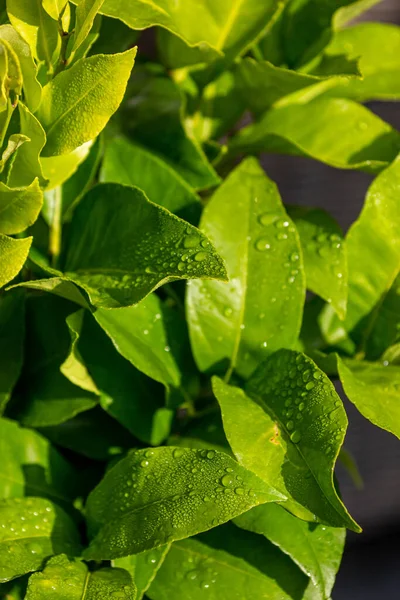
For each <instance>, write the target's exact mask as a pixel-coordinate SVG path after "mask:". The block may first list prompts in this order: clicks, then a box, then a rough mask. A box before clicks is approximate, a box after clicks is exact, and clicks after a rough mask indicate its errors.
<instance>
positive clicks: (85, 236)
mask: <svg viewBox="0 0 400 600" xmlns="http://www.w3.org/2000/svg"><path fill="white" fill-rule="evenodd" d="M110 197H111V198H112V202H111V201H110ZM89 215H90V219H89ZM69 233H70V235H69V244H68V250H67V255H66V260H65V269H64V270H65V272H66V276H67V277H68V278H69V279H71V280H72V281H74V282H75V283H77V284H78V285H79V286H81V287H83V289H85V291H86V292H87V293H88V294H89V297H90V300H91V302H92V303H93V304H95V305H96V306H97V307H99V308H118V307H122V306H129V305H132V304H136V303H137V302H139V301H140V300H142V299H143V298H145V297H146V296H147V295H148V294H149V293H150V292H151V291H152V290H154V289H156V288H157V287H159V286H160V285H162V284H164V283H167V282H168V281H174V280H176V279H183V278H196V277H208V278H213V277H214V278H215V277H217V278H221V279H223V280H225V278H226V272H225V267H224V264H223V262H222V259H221V257H220V256H219V255H218V254H217V253H216V251H215V250H214V247H213V246H212V245H211V244H210V242H209V241H208V240H207V238H206V237H205V236H204V235H203V234H202V233H200V232H199V231H198V230H197V229H196V228H195V227H193V226H191V225H189V224H188V223H186V222H185V221H182V220H181V219H178V217H175V216H174V215H172V214H171V213H169V212H168V211H167V210H165V209H164V208H162V207H160V206H157V205H156V204H153V203H152V202H150V201H149V200H147V198H146V196H145V195H144V194H143V192H141V191H140V190H139V189H137V188H130V187H124V186H121V185H118V184H101V185H98V186H97V187H96V188H94V189H93V190H91V191H90V192H89V193H88V194H87V196H86V197H85V199H84V200H83V201H82V202H81V203H80V205H79V206H78V208H77V210H76V211H75V213H74V217H73V219H72V222H71V227H70V232H69ZM99 240H101V244H99V243H98V241H99Z"/></svg>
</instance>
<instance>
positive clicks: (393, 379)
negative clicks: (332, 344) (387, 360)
mask: <svg viewBox="0 0 400 600" xmlns="http://www.w3.org/2000/svg"><path fill="white" fill-rule="evenodd" d="M338 369H339V376H340V380H341V382H342V384H343V388H344V391H345V394H346V396H347V397H348V399H349V400H350V401H351V402H353V404H355V406H356V407H357V409H358V410H359V411H360V413H361V414H362V415H363V416H364V417H365V418H366V419H368V420H369V421H371V423H373V424H374V425H377V427H381V428H382V429H386V431H389V432H390V433H393V435H395V436H396V437H398V438H400V405H399V390H400V368H399V367H395V366H384V365H381V364H376V363H375V364H374V363H369V362H364V361H363V362H359V361H355V360H342V359H340V358H339V357H338Z"/></svg>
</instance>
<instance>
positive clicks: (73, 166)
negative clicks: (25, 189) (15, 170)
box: [40, 141, 92, 190]
mask: <svg viewBox="0 0 400 600" xmlns="http://www.w3.org/2000/svg"><path fill="white" fill-rule="evenodd" d="M91 147H92V142H91V141H90V142H86V144H83V145H82V146H79V148H76V150H74V151H73V152H70V153H69V154H61V155H60V156H45V157H44V156H41V157H40V163H41V166H42V169H43V175H44V176H45V177H46V179H47V180H48V184H47V189H48V190H51V189H53V188H55V187H57V186H59V185H62V184H63V183H64V182H65V181H67V180H68V179H69V178H70V177H71V176H72V175H73V174H74V173H75V172H76V170H77V169H78V167H79V165H80V164H82V163H83V161H84V160H85V159H86V158H87V156H88V154H89V151H90V149H91Z"/></svg>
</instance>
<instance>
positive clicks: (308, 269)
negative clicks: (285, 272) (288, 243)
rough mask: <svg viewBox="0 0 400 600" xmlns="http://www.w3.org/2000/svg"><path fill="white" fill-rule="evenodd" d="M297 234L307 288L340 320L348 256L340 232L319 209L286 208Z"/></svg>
mask: <svg viewBox="0 0 400 600" xmlns="http://www.w3.org/2000/svg"><path fill="white" fill-rule="evenodd" d="M289 215H290V216H291V218H292V219H293V221H294V223H295V225H296V228H297V231H298V232H299V236H300V241H301V248H302V251H303V257H304V269H305V273H306V285H307V288H308V289H309V290H311V291H312V292H314V293H315V294H317V295H318V296H320V297H321V298H324V300H326V301H327V302H329V303H331V304H332V307H333V309H334V310H335V311H336V312H337V314H338V315H339V317H340V318H341V319H343V318H344V317H345V315H346V307H347V253H346V246H345V242H344V239H343V233H342V230H341V229H340V227H339V225H338V224H337V223H336V221H335V219H333V217H331V216H330V215H329V214H328V213H327V212H325V211H324V210H321V209H318V208H305V207H300V206H293V207H290V209H289Z"/></svg>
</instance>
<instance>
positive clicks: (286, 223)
mask: <svg viewBox="0 0 400 600" xmlns="http://www.w3.org/2000/svg"><path fill="white" fill-rule="evenodd" d="M289 225H290V223H289V221H287V220H286V219H278V220H277V221H276V223H275V227H277V228H278V229H283V228H284V227H289Z"/></svg>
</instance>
